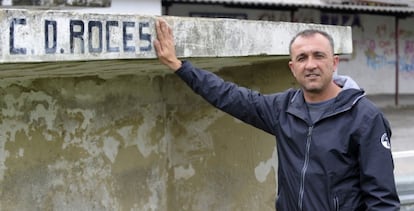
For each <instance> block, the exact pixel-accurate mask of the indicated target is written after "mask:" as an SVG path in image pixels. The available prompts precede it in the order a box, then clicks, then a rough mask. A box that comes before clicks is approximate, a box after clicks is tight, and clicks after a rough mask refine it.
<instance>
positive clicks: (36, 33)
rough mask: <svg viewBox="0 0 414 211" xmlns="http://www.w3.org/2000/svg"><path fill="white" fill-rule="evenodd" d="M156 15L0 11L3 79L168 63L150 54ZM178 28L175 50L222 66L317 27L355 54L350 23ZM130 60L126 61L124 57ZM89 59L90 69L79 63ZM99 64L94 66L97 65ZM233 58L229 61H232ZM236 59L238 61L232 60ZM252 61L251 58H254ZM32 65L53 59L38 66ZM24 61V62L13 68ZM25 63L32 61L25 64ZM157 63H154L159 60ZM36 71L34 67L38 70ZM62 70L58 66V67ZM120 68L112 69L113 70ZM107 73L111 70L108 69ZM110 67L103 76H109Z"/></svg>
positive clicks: (281, 47)
mask: <svg viewBox="0 0 414 211" xmlns="http://www.w3.org/2000/svg"><path fill="white" fill-rule="evenodd" d="M156 18H157V17H155V16H139V15H114V14H83V13H75V12H74V11H70V12H68V11H67V12H65V11H35V10H32V11H31V10H0V27H1V28H2V29H4V30H3V31H2V33H1V35H0V63H10V64H12V65H8V66H7V65H6V66H3V65H1V66H0V68H1V69H0V78H5V77H9V78H10V77H15V76H17V77H21V76H26V75H27V76H29V77H30V76H32V75H37V76H38V77H42V76H44V75H46V76H47V77H50V76H54V75H59V74H62V75H63V76H68V75H70V73H73V74H72V76H77V75H95V74H96V71H98V70H99V69H100V68H103V69H106V70H107V69H108V68H107V67H106V65H107V63H108V62H107V61H105V62H102V60H118V62H120V63H121V64H119V66H129V65H126V64H128V63H129V62H131V61H130V60H131V59H133V60H137V61H133V62H134V63H133V65H134V67H135V72H140V71H144V72H152V71H153V70H160V69H161V68H163V69H164V67H162V66H160V65H159V64H158V63H155V62H148V61H147V59H154V58H156V56H155V50H154V47H153V40H154V38H155V37H156V35H155V26H154V24H155V20H156ZM164 18H165V19H166V20H167V21H168V22H169V24H170V25H171V26H172V27H173V28H174V34H175V38H176V48H177V53H178V56H179V57H182V58H188V57H192V58H195V57H197V58H200V57H204V58H211V59H212V60H210V61H209V62H216V60H214V59H215V58H217V57H223V58H227V59H228V60H226V61H225V62H224V63H227V64H229V66H231V65H233V66H234V65H239V64H238V63H239V62H240V59H236V60H234V59H233V57H251V56H254V58H253V61H254V59H255V58H256V59H259V60H260V59H262V58H261V57H265V56H269V55H272V56H280V55H288V44H289V41H290V39H291V37H292V36H293V35H294V34H295V33H296V32H298V31H299V30H303V29H305V28H319V29H322V30H325V31H328V32H329V33H330V34H332V35H333V37H334V41H335V44H336V47H335V52H336V53H338V54H349V53H351V52H352V36H351V30H350V28H349V27H335V26H327V25H313V24H300V23H287V22H265V21H246V20H245V21H240V20H231V19H201V18H181V17H164ZM123 60H126V61H123ZM57 61H59V62H62V61H88V62H89V63H88V64H90V65H91V66H93V67H100V68H92V69H93V72H90V71H91V68H79V66H81V67H83V65H84V64H82V63H64V64H62V63H58V64H55V63H54V62H57ZM93 61H95V62H94V63H90V62H93ZM229 61H230V62H229ZM231 61H233V62H231ZM250 61H252V60H250ZM33 62H35V63H36V62H51V63H46V64H43V65H45V66H44V67H43V68H41V67H42V66H41V65H40V66H37V65H36V64H34V65H35V66H36V67H34V68H33V64H32V63H33ZM14 63H19V65H14ZM22 63H30V64H28V65H24V64H22ZM154 64H157V65H154ZM33 69H35V70H33ZM57 69H58V70H57ZM119 69H125V68H115V69H114V68H111V71H112V73H116V74H118V73H122V72H118V70H119ZM74 70H75V71H74ZM107 72H108V71H107ZM107 72H106V73H107Z"/></svg>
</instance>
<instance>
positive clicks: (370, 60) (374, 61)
mask: <svg viewBox="0 0 414 211" xmlns="http://www.w3.org/2000/svg"><path fill="white" fill-rule="evenodd" d="M366 58H367V66H368V67H369V68H371V69H374V70H378V69H381V68H384V67H386V66H395V62H396V61H395V60H389V59H387V57H386V56H385V55H376V54H375V55H369V56H367V57H366Z"/></svg>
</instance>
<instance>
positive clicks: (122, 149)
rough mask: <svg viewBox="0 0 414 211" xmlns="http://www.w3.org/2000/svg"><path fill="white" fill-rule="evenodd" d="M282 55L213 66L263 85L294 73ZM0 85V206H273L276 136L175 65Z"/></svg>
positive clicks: (282, 82) (273, 86)
mask: <svg viewBox="0 0 414 211" xmlns="http://www.w3.org/2000/svg"><path fill="white" fill-rule="evenodd" d="M286 64H287V60H281V61H272V62H269V61H267V62H262V63H257V64H255V65H253V66H252V65H244V66H239V67H234V68H226V69H222V70H220V71H218V72H217V73H218V74H220V75H221V76H222V77H224V78H225V79H226V80H231V81H234V82H236V83H239V84H241V85H243V86H248V87H252V88H254V89H256V90H260V91H262V92H263V93H269V92H273V91H276V90H282V89H284V87H290V86H292V85H294V84H295V83H294V80H293V78H292V77H291V76H290V72H289V70H288V69H287V65H286ZM274 67H280V68H278V69H277V70H275V69H274ZM283 67H284V68H283ZM0 87H1V88H0V110H1V113H0V210H30V211H32V210H183V211H185V210H246V211H250V210H269V211H270V210H273V206H274V197H275V192H276V181H277V179H276V176H275V175H276V174H275V172H276V169H277V166H276V149H275V140H274V137H272V136H270V135H268V134H266V133H264V132H262V131H259V130H257V129H255V128H252V127H250V126H248V125H246V124H243V123H241V122H240V121H237V120H235V119H234V118H232V117H230V116H228V115H226V114H224V113H223V112H220V111H218V110H216V109H214V108H213V107H211V106H210V105H209V104H207V103H206V102H204V100H202V99H201V98H200V97H198V96H196V95H195V94H194V93H193V92H192V91H190V90H189V88H188V87H186V85H185V84H184V83H183V82H182V81H181V80H180V79H178V77H176V76H175V75H172V74H170V75H163V76H148V75H125V76H114V77H111V78H99V77H95V76H93V77H92V76H90V77H65V78H38V79H32V80H29V79H28V80H23V81H20V82H13V83H11V82H9V81H0Z"/></svg>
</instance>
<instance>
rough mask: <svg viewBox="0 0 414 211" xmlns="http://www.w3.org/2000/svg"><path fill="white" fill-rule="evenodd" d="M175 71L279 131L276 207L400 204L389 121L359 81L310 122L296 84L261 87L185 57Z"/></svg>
mask: <svg viewBox="0 0 414 211" xmlns="http://www.w3.org/2000/svg"><path fill="white" fill-rule="evenodd" d="M176 74H177V75H179V76H180V77H181V78H182V79H183V80H184V81H185V82H186V83H187V84H188V85H189V86H190V87H191V88H192V89H193V90H194V91H195V92H196V93H197V94H199V95H201V96H202V97H203V98H204V99H206V100H207V101H208V102H209V103H211V104H212V105H214V106H215V107H217V108H218V109H220V110H222V111H224V112H226V113H228V114H230V115H232V116H234V117H236V118H238V119H240V120H242V121H244V122H246V123H248V124H251V125H253V126H255V127H257V128H259V129H262V130H264V131H266V132H268V133H271V134H273V135H274V136H275V137H276V140H277V142H276V143H277V149H278V196H277V201H276V209H277V210H278V211H291V210H300V211H302V210H303V211H313V210H315V211H324V210H344V211H353V210H370V211H371V210H380V211H389V210H399V206H400V205H399V199H398V195H397V192H396V188H395V181H394V174H393V169H394V164H393V159H392V154H391V150H390V142H389V141H390V140H389V138H390V136H391V130H390V127H389V123H388V121H387V120H386V119H385V118H384V116H383V114H382V113H381V112H380V111H379V110H378V109H377V108H376V107H375V106H374V105H373V104H372V103H371V102H370V101H369V100H368V99H367V98H366V97H365V96H364V92H363V91H362V90H361V89H345V90H344V89H343V90H342V91H341V92H340V94H339V95H338V96H337V97H336V98H335V102H334V104H333V106H332V107H331V108H329V109H328V110H326V112H325V113H324V114H323V115H322V116H321V118H320V119H319V120H317V121H315V123H313V122H312V121H311V120H310V119H309V115H308V110H307V106H306V103H305V101H304V97H303V93H302V91H301V90H300V89H299V90H294V89H289V90H286V91H284V92H280V93H275V94H270V95H262V94H260V93H259V92H256V91H253V90H250V89H247V88H243V87H239V86H237V85H236V84H234V83H231V82H225V81H223V80H222V79H221V78H219V77H218V76H216V75H215V74H213V73H210V72H208V71H204V70H200V69H197V68H195V67H194V66H192V64H191V63H190V62H187V61H185V62H183V65H182V67H181V68H180V69H179V70H178V71H177V72H176Z"/></svg>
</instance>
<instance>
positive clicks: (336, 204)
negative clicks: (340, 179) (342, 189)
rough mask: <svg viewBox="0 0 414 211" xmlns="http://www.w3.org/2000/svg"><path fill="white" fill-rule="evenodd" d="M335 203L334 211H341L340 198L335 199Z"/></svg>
mask: <svg viewBox="0 0 414 211" xmlns="http://www.w3.org/2000/svg"><path fill="white" fill-rule="evenodd" d="M333 202H334V210H335V211H339V199H338V197H334V199H333Z"/></svg>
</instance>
